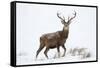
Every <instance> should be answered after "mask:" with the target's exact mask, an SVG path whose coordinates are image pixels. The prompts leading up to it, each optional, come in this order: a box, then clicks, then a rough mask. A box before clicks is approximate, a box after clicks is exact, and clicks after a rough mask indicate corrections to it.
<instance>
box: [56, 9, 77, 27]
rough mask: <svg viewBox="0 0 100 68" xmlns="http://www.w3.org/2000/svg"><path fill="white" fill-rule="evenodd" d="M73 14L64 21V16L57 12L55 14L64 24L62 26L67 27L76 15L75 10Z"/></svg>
mask: <svg viewBox="0 0 100 68" xmlns="http://www.w3.org/2000/svg"><path fill="white" fill-rule="evenodd" d="M73 15H74V16H73V17H69V16H68V20H67V21H65V17H64V16H63V17H61V16H60V14H59V13H58V12H57V16H58V18H59V19H61V23H62V24H63V25H64V27H68V26H69V25H70V23H71V21H72V20H73V19H74V18H75V17H76V11H74V13H73Z"/></svg>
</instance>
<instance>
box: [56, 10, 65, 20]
mask: <svg viewBox="0 0 100 68" xmlns="http://www.w3.org/2000/svg"><path fill="white" fill-rule="evenodd" d="M57 16H58V18H60V19H61V20H63V21H64V19H63V18H64V17H63V18H61V17H60V16H59V13H58V12H57Z"/></svg>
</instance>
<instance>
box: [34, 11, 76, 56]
mask: <svg viewBox="0 0 100 68" xmlns="http://www.w3.org/2000/svg"><path fill="white" fill-rule="evenodd" d="M73 15H74V16H73V17H71V18H70V17H68V21H67V22H66V21H65V18H64V16H63V18H62V17H61V16H60V15H59V13H57V16H58V18H59V19H60V20H61V23H62V24H63V25H64V26H63V29H62V31H57V32H54V33H48V34H44V35H42V36H41V37H40V47H39V49H38V50H37V54H36V58H37V56H38V54H39V53H40V51H41V50H42V49H43V48H44V47H46V49H45V51H44V54H45V56H46V57H47V58H48V55H47V52H48V51H49V49H52V48H57V51H58V56H60V49H59V47H60V46H61V47H62V48H63V49H64V53H63V56H65V53H66V48H65V45H64V44H65V42H66V39H67V38H68V34H69V25H70V23H71V20H73V19H74V18H75V17H76V12H75V13H74V14H73Z"/></svg>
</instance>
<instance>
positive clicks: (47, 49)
mask: <svg viewBox="0 0 100 68" xmlns="http://www.w3.org/2000/svg"><path fill="white" fill-rule="evenodd" d="M48 51H49V48H46V49H45V51H44V54H45V56H46V58H47V59H48V55H47V52H48Z"/></svg>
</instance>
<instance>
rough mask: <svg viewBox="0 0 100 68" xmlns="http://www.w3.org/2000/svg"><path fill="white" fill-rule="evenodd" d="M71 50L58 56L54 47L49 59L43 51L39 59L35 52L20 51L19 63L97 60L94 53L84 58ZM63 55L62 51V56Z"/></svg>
mask: <svg viewBox="0 0 100 68" xmlns="http://www.w3.org/2000/svg"><path fill="white" fill-rule="evenodd" d="M52 51H53V52H52ZM69 51H70V50H68V51H67V52H66V55H65V56H64V57H58V53H57V52H56V50H55V49H52V50H50V51H49V52H48V57H49V59H47V58H46V57H45V56H44V54H43V53H40V54H39V56H38V58H37V59H36V58H35V54H27V53H19V54H18V56H17V65H30V64H47V63H62V62H80V61H93V60H96V58H95V57H94V56H93V55H92V54H91V55H90V56H89V57H86V58H82V57H81V55H75V56H73V55H71V53H69ZM42 52H43V51H42ZM50 52H51V53H50ZM61 55H62V53H61V52H60V56H61Z"/></svg>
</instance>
